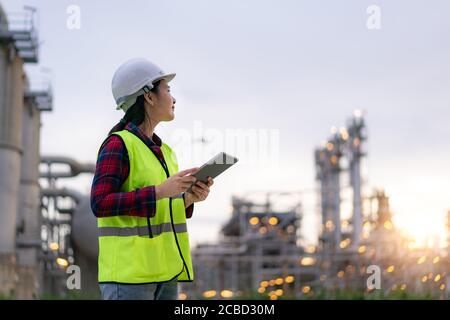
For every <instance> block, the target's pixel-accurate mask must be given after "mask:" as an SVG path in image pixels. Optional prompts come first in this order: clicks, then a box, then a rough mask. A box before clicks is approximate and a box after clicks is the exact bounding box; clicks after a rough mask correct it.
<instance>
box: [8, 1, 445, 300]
mask: <svg viewBox="0 0 450 320" xmlns="http://www.w3.org/2000/svg"><path fill="white" fill-rule="evenodd" d="M37 14H38V12H36V10H35V9H34V8H32V7H26V8H25V9H24V11H23V12H21V13H18V14H11V15H9V16H7V15H6V14H5V12H3V10H2V9H1V7H0V297H7V298H8V297H11V298H20V299H37V298H46V297H60V298H64V297H68V296H70V295H71V294H73V292H76V293H77V294H79V295H80V296H81V297H94V298H95V297H98V286H97V251H98V247H97V228H96V219H95V217H94V215H93V214H92V212H91V209H90V203H89V195H88V194H84V193H81V192H79V191H76V190H72V189H69V188H67V187H65V186H64V181H65V180H66V179H69V178H72V177H76V176H79V175H82V174H88V175H89V174H92V173H93V171H94V164H93V163H81V162H79V161H77V159H73V158H70V157H67V156H65V155H63V154H55V155H41V153H40V149H39V146H40V129H41V115H42V113H43V112H52V110H53V94H52V90H51V85H50V83H49V82H46V83H39V84H38V85H37V84H35V83H37V82H38V81H37V79H33V78H29V76H28V75H27V74H26V72H25V71H24V66H25V65H27V64H36V63H38V62H39V54H38V53H39V43H40V41H39V33H38V30H37V27H36V24H35V19H36V15H37ZM326 125H327V124H324V127H325V126H326ZM374 134H376V133H374ZM367 139H368V136H367V123H366V122H365V118H364V114H363V113H362V112H361V111H358V110H356V111H355V113H354V114H353V116H352V117H351V118H349V119H348V122H347V123H346V126H345V127H341V128H339V129H337V128H332V130H331V136H330V137H328V138H327V140H326V141H325V142H324V143H323V144H322V145H320V146H319V147H317V148H316V149H315V150H314V151H312V156H313V157H314V160H315V171H316V180H317V199H318V201H317V202H318V205H317V211H316V212H314V214H316V215H318V216H320V219H319V220H320V230H321V231H320V235H319V239H318V241H317V244H313V245H310V244H308V243H305V241H303V239H302V237H301V236H300V235H301V233H302V232H301V231H302V230H303V229H305V228H309V227H310V226H308V225H305V223H304V220H303V217H304V215H305V209H304V206H303V203H302V199H303V198H302V196H303V194H302V192H297V191H292V192H286V191H277V190H274V191H267V192H262V193H261V192H260V193H248V194H239V195H235V196H233V197H232V199H231V205H232V214H231V216H230V218H229V220H228V221H226V222H225V223H224V224H223V226H222V228H221V232H220V234H219V235H218V236H219V237H218V239H217V241H216V242H215V243H199V244H197V245H196V246H195V248H193V251H192V254H193V263H194V272H195V281H194V282H193V283H183V284H182V285H181V286H182V290H181V293H180V299H233V298H239V297H257V298H268V299H279V298H296V299H302V298H336V297H340V296H339V294H340V293H342V292H352V293H356V294H357V295H356V296H357V297H359V298H365V297H368V298H370V297H386V296H389V295H390V294H396V293H399V294H402V293H410V294H416V295H421V294H429V296H430V297H434V298H442V299H444V298H448V297H449V289H448V288H449V285H450V283H449V280H450V278H449V276H448V272H449V266H450V260H449V253H450V252H449V251H450V211H449V212H448V241H447V244H446V246H441V243H440V239H438V238H430V239H429V241H428V245H427V246H420V247H418V246H415V244H414V242H413V241H412V239H411V238H410V237H409V236H407V235H405V234H404V233H403V232H402V231H401V230H399V229H398V228H397V227H396V226H395V224H394V222H393V219H392V217H393V212H392V211H391V209H390V206H389V195H388V194H386V193H385V191H384V190H383V189H381V188H370V186H369V185H368V181H367V177H365V176H364V175H363V173H362V170H361V168H362V166H363V163H364V161H365V159H366V158H367V157H368V156H369V154H367V150H366V145H367ZM310 169H311V170H314V168H310ZM424 219H425V218H424ZM193 223H195V221H194V222H193ZM70 265H78V266H79V267H80V269H81V289H80V290H69V289H68V288H67V285H66V281H67V278H68V276H69V274H68V273H67V272H66V271H67V268H68V267H69V266H70ZM373 266H375V267H376V268H379V270H380V275H381V277H380V279H381V283H380V289H372V288H370V287H368V286H367V279H368V277H369V276H370V275H371V274H372V271H370V270H372V267H373Z"/></svg>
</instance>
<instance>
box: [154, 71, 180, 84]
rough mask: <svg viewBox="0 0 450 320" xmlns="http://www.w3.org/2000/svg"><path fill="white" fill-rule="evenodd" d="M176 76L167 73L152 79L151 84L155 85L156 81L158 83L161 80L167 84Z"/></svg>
mask: <svg viewBox="0 0 450 320" xmlns="http://www.w3.org/2000/svg"><path fill="white" fill-rule="evenodd" d="M176 75H177V74H176V73H167V74H165V75H162V76H160V77H157V78H155V79H153V81H152V83H155V82H156V81H159V80H162V79H164V80H166V81H167V82H170V81H172V79H173V78H175V76H176Z"/></svg>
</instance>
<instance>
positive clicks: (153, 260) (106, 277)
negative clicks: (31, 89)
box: [91, 59, 214, 299]
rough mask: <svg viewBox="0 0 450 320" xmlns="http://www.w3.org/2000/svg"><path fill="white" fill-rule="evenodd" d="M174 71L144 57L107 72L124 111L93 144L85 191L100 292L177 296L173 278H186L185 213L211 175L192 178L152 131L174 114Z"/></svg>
mask: <svg viewBox="0 0 450 320" xmlns="http://www.w3.org/2000/svg"><path fill="white" fill-rule="evenodd" d="M174 76H175V74H166V73H164V72H163V71H162V70H161V69H160V68H159V67H158V66H156V65H155V64H153V63H151V62H150V61H147V60H145V59H132V60H129V61H127V62H125V63H124V64H123V65H121V66H120V67H119V68H118V69H117V71H116V72H115V74H114V76H113V80H112V92H113V96H114V98H115V100H116V103H117V109H122V110H123V111H124V112H125V116H124V117H123V118H122V119H121V120H120V122H119V123H118V124H117V125H116V126H114V127H113V128H112V129H111V131H110V132H109V134H108V137H107V139H106V140H105V141H104V142H103V144H102V146H101V147H100V150H99V153H98V159H97V165H96V171H95V175H94V180H93V183H92V190H91V207H92V211H93V212H94V214H95V216H96V217H97V218H98V219H97V224H98V227H99V258H98V268H99V271H98V272H99V273H98V280H99V285H100V291H101V293H102V298H103V299H177V297H178V289H177V288H178V284H177V282H178V281H188V282H190V281H193V279H194V273H193V269H192V263H191V257H190V250H189V236H188V232H187V227H186V218H190V217H191V216H192V212H193V207H194V203H195V202H199V201H203V200H205V199H206V198H207V197H208V194H209V191H210V189H209V187H210V186H211V185H212V184H213V183H214V182H213V179H211V177H209V178H208V182H207V183H206V184H205V183H203V182H201V181H196V179H195V177H193V176H192V173H195V172H196V171H197V170H198V168H191V169H187V170H184V171H181V172H178V163H177V159H176V155H175V153H174V152H173V151H172V149H171V148H170V147H169V146H168V145H167V144H165V143H164V142H162V141H161V139H160V138H159V137H158V136H157V135H156V134H155V133H154V130H155V127H156V126H157V125H158V123H159V122H161V121H172V120H173V119H174V117H175V114H174V109H175V108H174V107H175V102H176V100H175V98H174V97H172V95H171V94H170V86H169V84H168V83H169V82H170V81H171V80H172V79H173V78H174ZM192 183H195V185H194V187H193V188H192V190H193V191H192V193H185V192H186V190H187V189H188V188H189V187H190V186H191V184H192Z"/></svg>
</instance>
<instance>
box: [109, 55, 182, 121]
mask: <svg viewBox="0 0 450 320" xmlns="http://www.w3.org/2000/svg"><path fill="white" fill-rule="evenodd" d="M174 77H175V73H165V72H164V71H163V70H162V69H161V68H160V67H158V66H157V65H156V64H154V63H152V62H150V61H148V60H147V59H144V58H135V59H131V60H128V61H126V62H124V63H123V64H122V65H121V66H120V67H119V68H118V69H117V70H116V72H115V73H114V76H113V79H112V83H111V88H112V94H113V96H114V99H115V100H116V104H117V108H116V109H117V110H120V109H122V110H123V111H125V112H126V111H127V110H128V109H129V108H130V107H131V106H132V105H133V104H134V103H135V102H136V98H137V97H138V96H140V95H141V94H144V93H145V92H148V91H149V90H151V89H152V88H153V83H154V82H156V81H158V80H161V79H165V80H166V81H167V82H169V81H170V80H172V79H173V78H174ZM146 89H147V90H146Z"/></svg>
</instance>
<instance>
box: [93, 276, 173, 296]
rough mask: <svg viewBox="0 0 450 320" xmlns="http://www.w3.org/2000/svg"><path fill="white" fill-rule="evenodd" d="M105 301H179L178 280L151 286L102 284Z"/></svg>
mask: <svg viewBox="0 0 450 320" xmlns="http://www.w3.org/2000/svg"><path fill="white" fill-rule="evenodd" d="M99 286H100V291H101V293H102V299H103V300H177V299H178V279H177V278H175V279H173V280H171V281H169V282H162V283H150V284H120V283H100V284H99Z"/></svg>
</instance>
